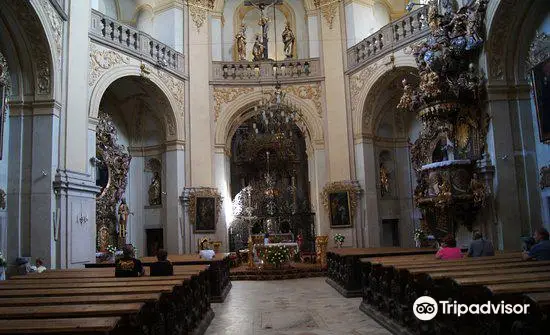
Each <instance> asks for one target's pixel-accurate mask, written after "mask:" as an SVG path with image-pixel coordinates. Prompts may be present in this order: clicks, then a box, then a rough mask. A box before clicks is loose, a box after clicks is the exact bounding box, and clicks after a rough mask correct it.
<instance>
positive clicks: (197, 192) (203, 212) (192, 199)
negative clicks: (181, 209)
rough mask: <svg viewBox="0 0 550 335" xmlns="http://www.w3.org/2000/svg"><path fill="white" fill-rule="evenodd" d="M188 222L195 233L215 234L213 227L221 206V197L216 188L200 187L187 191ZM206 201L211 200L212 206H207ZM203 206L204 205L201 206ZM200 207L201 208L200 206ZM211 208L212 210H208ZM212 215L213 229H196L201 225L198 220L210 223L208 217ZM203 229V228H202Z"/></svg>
mask: <svg viewBox="0 0 550 335" xmlns="http://www.w3.org/2000/svg"><path fill="white" fill-rule="evenodd" d="M188 199H189V222H190V223H191V224H192V225H193V226H194V231H195V232H215V231H216V229H215V225H216V224H217V221H218V218H219V215H220V211H221V204H222V196H221V194H220V192H219V191H218V190H217V189H216V188H211V187H201V188H193V189H190V190H189V193H188ZM208 199H213V206H212V204H209V202H208V201H207V200H208ZM203 204H204V205H203ZM201 205H202V206H201ZM210 207H213V208H210ZM211 215H213V221H214V227H213V229H212V227H206V229H201V227H198V225H200V224H201V223H200V222H198V221H200V220H203V219H204V220H205V221H211V220H212V218H211V217H208V216H211ZM203 228H204V227H203Z"/></svg>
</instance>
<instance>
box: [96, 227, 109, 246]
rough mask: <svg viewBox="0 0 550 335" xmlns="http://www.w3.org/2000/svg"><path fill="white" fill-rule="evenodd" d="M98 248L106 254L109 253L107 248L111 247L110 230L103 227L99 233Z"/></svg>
mask: <svg viewBox="0 0 550 335" xmlns="http://www.w3.org/2000/svg"><path fill="white" fill-rule="evenodd" d="M98 233H99V234H98V236H97V239H98V243H97V244H98V248H99V251H102V252H105V251H107V247H108V246H109V229H108V228H107V227H105V226H101V228H99V231H98Z"/></svg>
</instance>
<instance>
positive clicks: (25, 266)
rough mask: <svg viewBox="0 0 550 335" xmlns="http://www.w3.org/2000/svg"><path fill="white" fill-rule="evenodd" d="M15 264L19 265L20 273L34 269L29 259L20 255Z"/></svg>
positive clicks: (23, 273)
mask: <svg viewBox="0 0 550 335" xmlns="http://www.w3.org/2000/svg"><path fill="white" fill-rule="evenodd" d="M15 264H16V265H17V274H18V275H26V274H28V273H30V272H33V271H32V266H31V265H30V264H29V261H28V260H27V259H26V258H23V257H18V258H17V259H16V260H15Z"/></svg>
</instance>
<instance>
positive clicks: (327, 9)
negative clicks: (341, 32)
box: [313, 0, 340, 29]
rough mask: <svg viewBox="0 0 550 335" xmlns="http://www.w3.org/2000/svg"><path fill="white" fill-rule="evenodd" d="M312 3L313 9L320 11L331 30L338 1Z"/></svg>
mask: <svg viewBox="0 0 550 335" xmlns="http://www.w3.org/2000/svg"><path fill="white" fill-rule="evenodd" d="M313 3H314V5H315V8H317V9H319V10H320V11H321V14H322V15H323V17H324V18H325V21H327V24H328V27H329V28H330V29H332V26H333V23H334V18H335V17H336V12H337V10H338V6H340V0H313Z"/></svg>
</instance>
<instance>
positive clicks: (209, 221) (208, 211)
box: [195, 197, 217, 233]
mask: <svg viewBox="0 0 550 335" xmlns="http://www.w3.org/2000/svg"><path fill="white" fill-rule="evenodd" d="M195 206H196V208H195V233H215V232H216V215H217V211H216V198H215V197H197V201H196V205H195Z"/></svg>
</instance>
